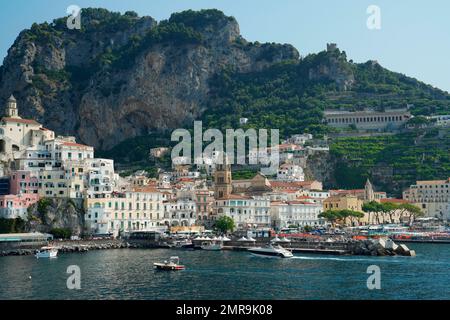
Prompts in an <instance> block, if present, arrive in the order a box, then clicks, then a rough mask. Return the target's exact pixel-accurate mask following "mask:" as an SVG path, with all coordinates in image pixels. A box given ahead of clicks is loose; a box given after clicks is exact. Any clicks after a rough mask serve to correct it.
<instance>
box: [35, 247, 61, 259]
mask: <svg viewBox="0 0 450 320" xmlns="http://www.w3.org/2000/svg"><path fill="white" fill-rule="evenodd" d="M57 255H58V249H57V248H55V247H42V248H41V250H39V251H38V252H36V254H35V256H36V258H38V259H39V258H56V256H57Z"/></svg>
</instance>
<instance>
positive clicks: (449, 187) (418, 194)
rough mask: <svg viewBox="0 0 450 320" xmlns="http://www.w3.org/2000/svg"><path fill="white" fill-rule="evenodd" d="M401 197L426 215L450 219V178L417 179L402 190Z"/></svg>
mask: <svg viewBox="0 0 450 320" xmlns="http://www.w3.org/2000/svg"><path fill="white" fill-rule="evenodd" d="M403 199H404V200H407V201H409V202H411V203H414V204H415V205H417V206H418V207H419V208H421V209H422V211H423V212H424V213H425V216H427V217H436V218H440V219H445V220H450V178H448V179H447V180H430V181H417V182H416V184H413V185H411V186H410V187H409V189H407V190H405V191H404V192H403Z"/></svg>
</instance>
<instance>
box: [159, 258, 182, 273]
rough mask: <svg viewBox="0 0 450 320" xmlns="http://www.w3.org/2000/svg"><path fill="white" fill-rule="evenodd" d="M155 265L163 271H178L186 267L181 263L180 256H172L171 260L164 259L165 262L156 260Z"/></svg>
mask: <svg viewBox="0 0 450 320" xmlns="http://www.w3.org/2000/svg"><path fill="white" fill-rule="evenodd" d="M153 266H154V268H155V269H156V270H163V271H178V270H184V269H185V267H184V266H183V265H181V264H180V258H178V257H170V259H169V261H164V262H163V263H159V262H155V263H154V264H153Z"/></svg>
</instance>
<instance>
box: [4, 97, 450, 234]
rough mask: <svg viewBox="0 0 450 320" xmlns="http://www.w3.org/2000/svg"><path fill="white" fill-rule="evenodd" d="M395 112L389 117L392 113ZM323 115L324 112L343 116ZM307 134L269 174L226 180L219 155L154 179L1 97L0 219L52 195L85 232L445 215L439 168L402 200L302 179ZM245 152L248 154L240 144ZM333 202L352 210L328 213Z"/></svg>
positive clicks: (309, 225) (276, 226) (449, 184)
mask: <svg viewBox="0 0 450 320" xmlns="http://www.w3.org/2000/svg"><path fill="white" fill-rule="evenodd" d="M336 117H339V118H340V117H342V115H337V114H336ZM400 117H401V116H394V117H393V118H392V119H393V120H395V121H397V120H399V121H401V119H400ZM333 119H334V118H330V120H329V121H330V122H332V123H334V122H336V123H340V122H342V121H343V122H345V123H348V122H349V120H348V119H346V118H345V119H344V120H342V121H341V120H333ZM336 119H337V118H336ZM242 121H243V120H242ZM313 140H314V139H313V136H312V135H311V134H298V135H294V136H292V137H290V138H289V139H287V140H286V141H283V142H282V143H281V144H280V145H279V154H280V166H279V170H278V172H277V174H276V175H274V176H270V177H267V176H265V175H263V174H261V173H258V174H256V175H255V176H254V177H253V178H251V179H239V180H238V179H232V166H231V165H230V164H228V163H227V162H226V161H225V162H224V163H223V164H218V165H214V164H213V163H206V164H204V165H193V166H190V165H183V164H177V163H176V161H174V163H173V165H172V170H171V171H160V172H159V173H158V174H159V176H158V178H149V177H148V176H147V175H146V172H145V171H141V172H135V173H134V174H132V175H130V176H126V177H121V176H120V175H119V174H117V173H116V172H115V169H114V161H113V160H111V159H101V158H95V156H94V148H93V147H91V146H87V145H83V144H80V143H77V142H76V140H75V138H74V137H70V136H57V135H56V134H55V132H53V131H51V130H49V129H47V128H45V127H43V126H42V125H41V124H40V123H38V122H37V121H35V120H32V119H23V118H21V117H20V115H19V109H18V106H17V102H16V100H15V98H14V97H13V96H11V97H10V98H9V100H8V102H7V105H6V114H5V115H4V116H3V117H2V119H1V124H0V157H1V159H0V160H1V163H2V164H3V167H2V168H1V176H2V177H1V179H0V218H4V219H15V218H21V219H24V220H27V219H28V208H29V207H30V206H32V205H33V204H36V203H38V202H39V201H41V199H46V198H60V199H74V200H78V201H82V203H83V207H84V215H85V216H84V223H85V230H86V233H88V234H91V235H110V236H113V237H118V236H121V235H123V234H126V233H129V232H133V231H159V232H165V231H171V230H172V231H174V230H175V231H186V232H190V231H199V230H200V231H202V230H208V229H213V228H214V226H215V222H216V221H217V220H218V219H220V218H221V217H223V216H227V217H230V218H231V219H233V221H234V224H235V228H236V229H237V230H252V231H253V232H254V234H264V233H268V232H269V231H270V230H274V231H275V232H280V231H282V230H286V229H289V228H297V229H299V230H314V229H325V228H327V227H330V226H331V225H335V224H338V225H340V226H347V227H358V226H367V225H380V224H394V223H411V221H413V220H414V219H415V218H418V217H416V215H417V212H416V213H414V212H411V210H403V209H404V208H405V207H402V206H401V205H404V204H411V205H414V206H415V207H417V208H418V209H420V210H419V211H420V213H421V214H420V215H421V216H422V218H430V219H437V220H439V221H442V222H445V221H448V219H450V194H449V190H450V178H447V177H443V179H442V180H434V181H417V183H416V184H414V185H411V186H410V188H408V189H407V190H404V192H403V197H402V199H394V198H389V197H388V196H387V194H386V193H385V192H383V191H380V190H374V187H373V185H372V183H371V181H370V180H369V179H368V180H367V181H366V184H365V186H364V188H362V189H356V190H324V189H323V185H322V182H321V181H317V180H307V179H306V175H305V173H304V165H305V163H306V161H305V157H307V156H308V155H310V154H313V153H315V152H323V151H327V147H326V146H324V145H317V144H311V143H308V142H310V141H313ZM169 152H170V149H169V148H165V147H161V148H153V149H151V150H150V151H149V153H150V156H151V157H154V158H160V157H162V156H164V155H166V154H167V153H169ZM252 156H257V155H256V154H255V153H254V152H253V153H252V151H250V154H249V157H252ZM374 203H379V204H392V205H393V206H392V210H390V211H386V210H385V211H383V212H381V211H380V212H375V213H374V212H371V210H370V208H369V206H368V205H369V204H374ZM368 208H369V209H368ZM402 208H403V209H402ZM406 208H407V207H406ZM336 211H341V212H344V211H347V212H357V213H359V214H355V215H354V216H351V217H350V219H347V218H346V217H344V218H336V219H332V218H330V215H329V213H330V212H336ZM413 211H414V210H413ZM327 212H328V215H327V214H325V213H327ZM413 215H414V216H413Z"/></svg>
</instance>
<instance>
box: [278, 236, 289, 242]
mask: <svg viewBox="0 0 450 320" xmlns="http://www.w3.org/2000/svg"><path fill="white" fill-rule="evenodd" d="M280 241H281V242H291V240H289V239H288V238H286V237H283V238H281V240H280Z"/></svg>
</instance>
